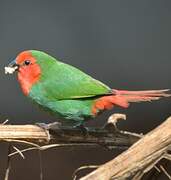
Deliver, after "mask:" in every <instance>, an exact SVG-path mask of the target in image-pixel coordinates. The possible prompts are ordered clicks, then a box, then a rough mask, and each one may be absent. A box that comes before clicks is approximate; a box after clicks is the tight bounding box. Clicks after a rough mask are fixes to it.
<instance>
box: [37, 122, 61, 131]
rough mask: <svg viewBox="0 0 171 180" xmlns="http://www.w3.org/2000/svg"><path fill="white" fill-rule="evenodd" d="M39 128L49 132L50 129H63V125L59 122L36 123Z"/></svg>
mask: <svg viewBox="0 0 171 180" xmlns="http://www.w3.org/2000/svg"><path fill="white" fill-rule="evenodd" d="M36 125H37V126H39V127H41V128H43V129H45V130H49V129H59V128H60V127H61V123H59V122H53V123H48V124H46V123H36Z"/></svg>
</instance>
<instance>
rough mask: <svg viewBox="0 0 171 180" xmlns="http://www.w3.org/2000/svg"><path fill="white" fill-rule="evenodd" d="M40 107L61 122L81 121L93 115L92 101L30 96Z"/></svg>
mask: <svg viewBox="0 0 171 180" xmlns="http://www.w3.org/2000/svg"><path fill="white" fill-rule="evenodd" d="M32 100H33V101H34V102H35V103H36V104H38V105H39V106H40V107H41V108H42V109H44V110H46V111H48V112H50V113H52V114H53V115H55V116H57V117H59V118H58V119H59V121H61V122H62V123H63V122H64V123H76V124H77V123H81V122H83V121H84V120H86V119H90V118H91V117H93V114H92V104H93V101H92V100H90V99H88V100H55V101H52V100H49V99H46V98H38V97H37V98H32Z"/></svg>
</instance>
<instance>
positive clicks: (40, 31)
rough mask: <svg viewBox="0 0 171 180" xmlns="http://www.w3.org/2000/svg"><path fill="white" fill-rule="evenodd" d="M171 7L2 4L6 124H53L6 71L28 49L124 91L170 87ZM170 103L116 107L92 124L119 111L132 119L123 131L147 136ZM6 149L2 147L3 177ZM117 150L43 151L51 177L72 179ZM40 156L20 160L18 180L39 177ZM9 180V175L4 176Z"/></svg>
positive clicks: (59, 1) (0, 96)
mask: <svg viewBox="0 0 171 180" xmlns="http://www.w3.org/2000/svg"><path fill="white" fill-rule="evenodd" d="M170 32H171V1H169V0H162V1H161V0H160V1H159V0H156V1H148V0H143V1H136V0H129V1H127V0H125V1H124V0H115V1H112V0H98V1H97V0H86V1H83V0H77V1H73V0H68V1H67V0H56V1H55V0H54V1H45V0H41V1H38V0H37V1H33V0H29V1H24V0H21V1H19V0H15V1H9V0H1V1H0V82H1V86H0V87H1V88H0V107H1V108H0V109H1V111H0V121H1V122H3V121H4V120H5V119H7V118H8V119H9V120H10V123H11V124H25V123H35V122H51V121H53V120H55V118H54V117H51V116H50V115H48V114H46V113H45V112H41V111H40V110H39V109H38V108H37V107H35V106H34V105H32V104H31V103H30V101H28V100H27V98H26V97H24V96H23V94H22V93H21V90H20V87H19V85H18V83H17V81H16V78H15V76H6V75H5V74H4V69H3V68H4V66H5V65H7V64H8V62H10V60H12V59H13V58H15V56H16V55H17V53H19V52H20V51H23V50H26V49H38V50H43V51H46V52H48V53H50V54H51V55H53V56H55V57H58V58H60V59H63V61H64V62H66V63H69V64H72V65H74V66H76V67H78V68H80V69H82V70H83V71H85V72H87V73H88V74H90V75H92V76H93V77H94V78H96V79H99V80H101V81H103V82H104V83H106V84H107V85H109V86H110V87H113V88H116V89H117V88H118V89H129V90H138V89H161V88H171V85H170V82H171V77H170V66H171V61H170V59H171V51H170V47H171V33H170ZM170 105H171V102H170V100H169V99H162V100H160V101H156V102H152V103H141V104H133V105H132V106H130V108H129V109H128V110H123V109H120V108H115V109H113V110H112V111H110V112H107V113H104V114H103V115H102V116H101V117H99V118H97V119H96V120H95V121H92V122H89V125H93V126H101V125H103V124H104V123H105V121H106V119H107V117H108V116H109V115H110V114H111V113H112V112H122V113H126V114H127V121H124V122H121V123H120V128H122V129H125V130H130V131H134V132H144V133H146V132H148V131H150V130H151V129H152V128H154V127H156V126H157V125H159V124H160V123H161V122H162V121H163V120H164V119H165V118H166V117H168V116H169V115H170V112H171V111H170ZM6 153H7V147H6V145H5V144H2V145H1V155H0V156H1V161H0V172H1V173H0V174H1V176H3V172H4V168H5V162H6V161H5V160H6ZM116 153H118V152H116V151H114V152H110V151H106V150H104V149H100V148H98V149H93V148H59V149H52V150H48V151H46V152H44V153H43V169H44V176H45V179H48V180H55V179H61V180H65V179H71V175H72V172H73V171H74V170H75V169H76V168H78V167H80V166H81V165H85V164H101V163H103V162H106V161H107V160H109V159H111V158H112V157H113V156H114V154H116ZM38 168H39V165H38V153H37V152H33V153H32V152H30V153H26V160H22V159H21V158H20V157H15V158H14V160H13V162H12V172H11V175H10V177H11V179H13V180H20V179H25V180H29V179H35V180H36V179H38V175H39V171H38ZM1 178H2V177H1Z"/></svg>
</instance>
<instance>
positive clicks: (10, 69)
mask: <svg viewBox="0 0 171 180" xmlns="http://www.w3.org/2000/svg"><path fill="white" fill-rule="evenodd" d="M17 69H18V67H17V66H16V67H5V74H13V73H14V72H15V71H16V70H17Z"/></svg>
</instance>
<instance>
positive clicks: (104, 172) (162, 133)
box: [81, 117, 171, 180]
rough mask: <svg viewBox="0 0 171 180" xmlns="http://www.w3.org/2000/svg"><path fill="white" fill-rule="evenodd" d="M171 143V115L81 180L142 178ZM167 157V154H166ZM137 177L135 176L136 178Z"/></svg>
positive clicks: (162, 155) (163, 154)
mask: <svg viewBox="0 0 171 180" xmlns="http://www.w3.org/2000/svg"><path fill="white" fill-rule="evenodd" d="M170 144H171V117H170V118H168V119H167V120H166V121H165V122H164V123H162V124H161V125H160V126H158V127H157V128H156V129H154V130H152V131H151V132H149V133H148V134H147V135H145V136H144V137H143V138H142V139H140V140H139V141H138V142H136V143H135V144H133V145H132V146H131V147H130V148H129V149H128V150H127V151H125V152H123V153H122V154H120V155H119V156H117V157H116V158H114V159H113V160H111V161H109V162H107V163H106V164H104V165H102V166H100V167H99V168H98V169H97V170H95V171H93V172H92V173H90V174H88V175H86V176H85V177H83V178H81V180H97V179H100V180H101V179H102V180H109V179H111V178H112V179H115V180H123V179H127V178H131V179H133V178H134V177H136V179H140V178H141V177H142V173H141V172H143V173H145V172H147V171H149V170H150V169H151V168H152V167H154V165H155V164H156V163H157V162H158V161H159V160H160V159H161V158H162V157H164V156H165V154H166V153H167V150H168V148H169V145H170ZM165 157H166V156H165ZM134 179H135V178H134Z"/></svg>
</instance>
